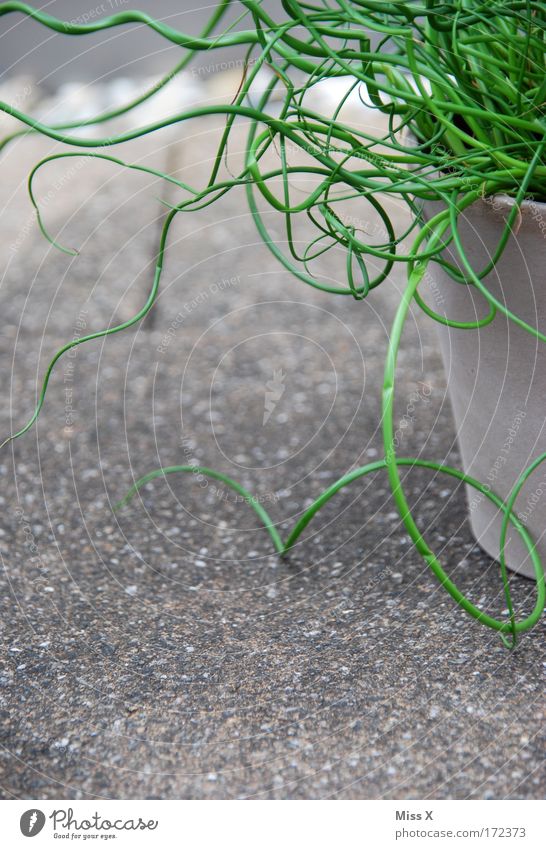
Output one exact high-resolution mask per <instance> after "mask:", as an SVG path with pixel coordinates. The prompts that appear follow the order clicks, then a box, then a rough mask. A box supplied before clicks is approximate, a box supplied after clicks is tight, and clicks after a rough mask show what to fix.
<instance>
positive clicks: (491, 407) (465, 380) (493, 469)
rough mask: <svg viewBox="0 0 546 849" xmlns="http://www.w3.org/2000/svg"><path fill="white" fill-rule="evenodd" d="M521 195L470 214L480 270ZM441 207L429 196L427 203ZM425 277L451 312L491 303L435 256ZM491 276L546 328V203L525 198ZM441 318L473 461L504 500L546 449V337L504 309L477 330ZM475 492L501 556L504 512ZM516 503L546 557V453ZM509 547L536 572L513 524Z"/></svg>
mask: <svg viewBox="0 0 546 849" xmlns="http://www.w3.org/2000/svg"><path fill="white" fill-rule="evenodd" d="M512 203H513V201H512V200H511V199H510V198H507V197H503V196H497V197H494V198H488V199H484V200H481V201H478V202H476V203H475V204H474V205H473V206H472V207H470V208H469V209H467V210H466V211H465V213H464V214H463V216H461V219H460V225H459V226H460V233H461V236H462V243H463V245H464V247H465V250H466V254H467V257H468V259H469V261H470V263H471V264H472V268H474V269H475V270H478V271H480V270H481V269H482V268H484V267H485V266H486V264H487V262H488V261H489V259H490V257H491V256H492V254H493V252H494V250H495V247H496V246H497V244H498V242H499V239H500V237H501V233H502V230H503V226H504V222H505V219H506V217H507V214H508V212H509V210H510V208H511V205H512ZM437 209H438V205H437V204H429V205H427V207H426V209H425V212H426V214H427V216H428V215H430V213H431V212H435V211H437ZM455 253H456V251H455V248H454V247H451V248H450V249H449V250H446V254H445V256H446V258H448V259H450V260H451V262H452V263H453V264H454V265H457V267H459V268H460V267H461V264H460V262H457V261H456V259H455ZM425 282H426V285H423V288H422V293H423V294H424V295H425V297H426V301H427V303H428V304H429V306H431V307H432V309H434V310H435V311H436V312H437V313H439V314H440V315H442V316H445V317H447V318H449V319H455V320H458V321H475V320H476V319H477V318H483V317H484V316H486V315H487V313H488V311H489V307H488V304H487V302H486V300H485V298H484V297H483V296H482V295H481V294H480V293H479V291H478V290H477V289H476V288H475V287H474V286H465V285H459V284H457V282H455V281H454V280H452V279H451V278H450V277H449V276H448V275H447V273H446V272H445V271H444V270H443V269H442V268H441V267H440V266H438V265H437V264H436V263H432V264H431V265H430V266H429V273H428V274H427V279H426V281H423V283H425ZM484 283H485V285H486V286H487V288H488V290H489V291H490V292H491V293H492V294H494V295H495V297H497V298H498V299H499V300H500V301H501V302H502V303H504V304H505V305H506V306H507V307H508V309H510V310H511V311H512V312H513V313H515V314H516V315H517V316H519V317H520V318H522V319H524V320H525V321H526V322H528V323H529V324H530V325H532V326H533V327H536V328H538V329H539V330H541V331H542V332H545V331H546V204H543V203H535V202H534V201H525V202H524V203H523V205H522V207H521V216H520V217H519V218H518V219H517V221H516V224H515V225H514V227H513V233H512V234H511V236H510V239H509V241H508V244H507V246H506V248H505V250H504V253H503V255H502V257H501V258H500V260H499V262H498V263H497V265H496V267H495V269H494V270H493V271H492V272H491V273H490V274H489V275H488V276H487V277H486V278H485V279H484ZM436 326H437V333H438V338H439V341H440V347H441V352H442V357H443V361H444V366H445V369H446V374H447V383H448V390H449V397H450V401H451V406H452V409H453V414H454V417H455V424H456V428H457V439H458V442H459V447H460V451H461V455H462V465H463V468H464V471H465V472H466V473H467V474H469V475H471V476H472V477H474V478H477V479H478V480H479V481H481V482H482V483H483V484H485V485H487V486H488V487H490V488H491V490H492V491H493V492H495V493H496V494H497V495H498V496H500V497H501V498H502V499H503V500H504V499H506V498H507V497H508V495H509V494H510V492H511V490H512V488H513V487H514V485H515V483H516V482H517V480H518V478H519V476H520V475H521V473H522V472H523V471H524V470H525V468H526V467H527V466H528V465H529V464H530V463H531V462H532V460H533V459H535V458H536V457H537V456H538V455H539V454H540V453H541V452H543V451H546V343H543V342H541V341H540V340H538V339H536V337H534V336H533V335H531V334H529V333H527V332H526V331H525V330H523V329H522V328H520V327H518V326H517V325H516V324H515V323H514V322H513V321H509V320H508V319H507V318H506V317H505V316H504V315H503V314H502V313H500V312H497V315H496V318H495V319H494V321H493V322H492V323H491V324H489V325H487V326H486V327H483V328H480V329H477V330H462V329H454V328H450V327H446V326H445V325H440V324H437V325H436ZM467 498H468V506H469V518H470V525H471V528H472V532H473V534H474V536H475V538H476V540H477V542H478V543H479V544H480V546H481V547H482V548H483V549H484V550H485V551H486V552H487V553H488V554H489V555H490V556H491V557H493V558H494V559H496V560H498V559H499V550H500V542H499V541H500V533H501V524H502V512H501V511H500V510H498V509H496V508H495V506H494V505H493V504H492V502H491V501H490V500H489V499H488V498H486V497H485V496H484V495H483V494H481V493H479V492H477V491H476V490H474V489H471V488H470V487H467ZM514 509H515V512H516V513H517V515H518V516H519V517H520V519H521V520H522V521H523V523H524V524H525V525H526V527H527V528H528V530H529V532H530V534H531V536H532V538H533V540H534V542H535V543H536V546H537V551H538V554H539V556H540V558H541V560H542V563H543V565H544V564H546V462H545V463H544V464H542V465H540V466H539V467H538V468H537V469H536V470H535V471H534V472H533V474H532V475H531V476H530V478H529V479H528V480H527V481H526V483H525V485H524V487H523V489H522V490H521V492H520V494H519V496H518V499H517V501H516V504H515V508H514ZM505 551H506V563H507V566H508V567H509V568H510V569H512V570H514V571H515V572H519V573H520V574H522V575H525V576H527V577H531V578H532V577H534V574H535V573H534V569H533V565H532V563H531V559H530V557H529V553H528V551H527V548H526V546H525V544H524V543H523V541H522V540H521V538H520V536H519V534H518V533H517V531H516V530H515V528H514V527H513V526H512V525H511V524H510V525H509V527H508V531H507V537H506V548H505Z"/></svg>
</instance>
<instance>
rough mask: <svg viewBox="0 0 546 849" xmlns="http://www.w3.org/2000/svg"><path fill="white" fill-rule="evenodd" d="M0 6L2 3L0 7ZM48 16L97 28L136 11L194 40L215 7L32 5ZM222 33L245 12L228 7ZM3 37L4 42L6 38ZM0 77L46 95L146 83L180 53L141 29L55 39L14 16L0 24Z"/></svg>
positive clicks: (276, 5) (98, 1)
mask: <svg viewBox="0 0 546 849" xmlns="http://www.w3.org/2000/svg"><path fill="white" fill-rule="evenodd" d="M0 5H4V2H2V3H0ZM31 5H33V6H34V7H35V8H37V9H42V10H43V11H45V12H47V13H48V14H50V15H53V16H55V17H58V18H61V19H62V20H66V21H74V22H77V23H96V22H97V21H98V20H100V18H104V17H106V16H108V15H113V14H116V13H119V12H123V11H126V10H128V9H139V10H140V11H143V12H147V13H149V14H150V15H152V16H153V17H154V18H156V19H158V20H161V21H163V22H164V23H166V24H169V26H172V27H174V28H176V29H178V30H181V31H182V32H186V33H188V34H190V35H197V34H198V33H199V32H200V31H201V30H202V28H203V27H204V26H205V24H206V22H207V21H208V19H209V17H210V16H211V14H212V13H213V11H214V9H215V8H216V5H217V4H216V3H214V2H210V0H209V2H207V3H202V4H198V3H196V2H195V0H50V2H48V3H44V2H36V3H33V4H31ZM232 7H233V8H232V9H229V10H228V12H227V13H226V16H225V18H224V24H223V28H225V27H227V26H229V25H233V24H234V22H236V20H237V18H239V17H240V16H241V14H242V12H244V9H243V8H242V6H240V4H238V3H232ZM264 8H266V9H267V10H268V12H270V13H271V14H279V13H280V12H281V11H282V5H281V2H280V0H266V2H265V3H264ZM251 24H252V21H251V17H250V14H246V15H245V16H244V18H243V19H242V20H241V21H240V22H238V23H235V26H234V28H235V29H238V28H239V29H248V28H250V27H251ZM6 36H7V37H6ZM0 40H1V45H2V49H1V51H0V74H1V75H2V77H5V76H6V75H12V76H13V75H18V74H23V75H25V76H26V75H28V74H31V75H33V76H35V78H36V81H37V82H38V83H39V84H40V85H41V86H43V87H44V88H45V89H46V90H49V91H52V90H55V89H56V88H57V87H58V86H59V85H62V84H64V83H66V81H67V80H72V81H77V80H85V81H90V80H94V81H98V80H107V79H111V78H112V77H119V75H120V74H123V75H127V76H131V77H133V76H134V77H146V76H150V75H154V74H159V73H162V72H166V71H168V70H169V68H170V67H172V65H174V64H176V62H177V61H178V60H179V59H180V56H181V49H180V48H179V47H177V46H176V45H174V44H169V43H168V42H166V41H165V39H163V38H161V36H159V35H158V34H157V33H154V32H152V31H151V30H150V29H148V28H147V27H146V26H144V25H142V26H141V25H138V24H127V25H126V26H124V27H122V28H116V29H112V30H107V31H105V32H102V33H96V34H90V35H86V36H85V37H82V38H64V39H63V38H59V37H58V35H56V34H55V33H53V32H51V31H49V30H45V29H44V28H43V27H41V26H40V25H39V24H37V23H35V22H33V21H31V20H29V19H28V18H25V17H23V16H21V15H18V14H10V15H9V16H6V17H4V18H0ZM240 54H241V51H237V49H236V48H235V49H233V50H229V51H227V50H226V51H215V52H214V62H215V63H218V62H222V60H227V59H230V58H235V57H237V56H238V55H240ZM207 64H208V62H207V57H206V55H204V54H203V53H198V54H197V56H196V57H195V63H194V66H195V67H197V68H206V66H207Z"/></svg>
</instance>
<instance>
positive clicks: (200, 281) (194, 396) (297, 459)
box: [0, 121, 545, 799]
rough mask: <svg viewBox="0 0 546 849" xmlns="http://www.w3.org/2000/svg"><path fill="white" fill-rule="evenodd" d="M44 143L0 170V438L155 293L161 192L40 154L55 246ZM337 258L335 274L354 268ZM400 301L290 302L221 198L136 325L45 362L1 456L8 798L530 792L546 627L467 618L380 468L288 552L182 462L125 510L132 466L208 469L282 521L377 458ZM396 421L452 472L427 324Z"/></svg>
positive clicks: (188, 166) (419, 503)
mask: <svg viewBox="0 0 546 849" xmlns="http://www.w3.org/2000/svg"><path fill="white" fill-rule="evenodd" d="M215 138H217V130H216V129H215V126H214V125H213V123H212V122H209V121H202V122H200V123H198V124H194V125H193V127H192V135H191V137H190V136H189V135H188V134H187V133H186V137H183V136H182V134H181V133H179V134H178V137H177V139H176V141H175V140H173V136H172V135H167V134H166V135H165V136H164V137H163V136H158V138H157V139H156V140H155V142H154V143H153V144H154V147H152V146H151V143H150V142H146V143H135V144H134V145H133V146H132V148H131V150H130V151H129V152H127V151H123V153H122V152H121V151H120V155H123V157H124V158H125V159H132V160H133V161H135V160H136V159H140V158H143V157H144V158H145V159H146V163H147V164H155V165H156V166H158V167H162V166H163V167H168V168H170V169H171V171H173V173H174V172H176V173H178V175H179V176H180V178H181V179H184V177H186V178H187V177H191V179H193V180H199V179H204V175H205V173H206V167H207V164H208V165H210V157H211V156H212V155H213V151H214V140H215ZM242 138H243V137H242V136H241V137H240V139H239V137H237V139H236V140H235V141H234V143H233V145H232V149H231V151H230V155H231V156H232V157H233V158H234V160H236V159H237V156H238V154H239V151H240V149H242ZM51 150H52V146H51V144H50V143H47V142H43V141H37V140H25V141H23V142H20V143H18V144H17V145H16V146H13V147H12V148H8V149H7V150H6V151H5V152H4V153H3V154H2V162H1V163H0V165H1V167H2V174H3V181H2V184H1V188H0V191H1V206H2V218H1V225H2V236H3V239H2V246H1V248H0V258H1V260H2V273H3V277H2V290H1V293H0V294H1V298H2V301H1V302H2V321H1V326H0V350H1V353H2V360H1V363H2V372H1V375H0V377H1V387H2V397H3V403H2V406H1V409H0V425H1V431H2V432H3V433H8V432H10V430H11V428H12V427H15V426H16V425H18V426H20V425H21V424H22V423H23V422H24V421H25V420H26V417H28V415H29V413H30V412H31V410H32V406H33V403H34V398H35V393H36V388H37V385H38V384H37V378H38V374H41V373H42V372H43V368H44V366H45V364H46V363H47V361H48V360H49V358H50V356H51V354H52V352H53V351H54V349H55V348H56V346H58V345H59V344H61V343H62V342H64V341H66V340H67V339H70V338H73V337H74V336H75V335H81V334H82V332H86V331H87V330H88V329H91V328H92V329H95V328H98V327H102V326H104V325H105V324H107V323H108V322H110V321H114V320H115V321H117V320H119V318H122V319H123V318H127V317H128V316H129V315H131V314H132V313H134V312H135V310H137V309H138V308H139V306H140V305H141V304H142V303H143V301H144V299H145V297H146V290H147V287H149V285H150V275H151V271H152V269H153V262H154V245H155V244H156V242H157V237H158V232H159V226H160V217H161V216H162V215H163V211H162V209H161V207H160V206H159V204H158V202H157V200H156V197H157V196H158V195H159V194H160V193H161V192H164V190H163V189H162V188H160V186H159V184H157V183H155V182H154V180H153V178H149V177H146V178H145V177H140V176H138V175H135V174H126V173H122V174H121V175H120V174H119V172H118V171H117V169H116V168H114V166H110V165H108V164H106V163H105V164H101V163H97V162H89V161H86V162H85V164H84V165H82V167H80V168H78V169H77V170H76V171H74V172H73V173H72V174H69V175H68V176H67V177H66V178H65V180H64V181H63V180H62V174H63V173H66V171H67V166H66V165H64V166H63V165H60V166H52V167H51V169H50V171H49V172H47V173H46V172H44V174H43V176H42V177H41V178H40V181H41V182H40V188H41V193H42V196H43V197H45V196H47V192H48V190H49V189H50V187H51V186H52V185H53V184H54V183H55V181H57V184H58V185H59V184H61V187H60V188H59V189H54V190H53V196H52V197H51V198H50V200H49V202H48V203H47V209H46V212H45V217H46V220H47V224H48V226H49V227H50V229H51V232H52V233H54V234H57V233H58V232H59V239H60V240H61V241H62V242H63V244H67V245H76V246H78V247H79V248H80V249H81V253H80V255H79V256H78V257H76V258H72V257H69V256H66V255H64V254H61V253H59V252H57V251H55V250H54V249H52V248H50V247H49V246H48V245H47V244H46V243H45V242H44V240H43V239H42V238H41V236H40V235H39V233H38V232H37V228H36V226H35V222H34V219H33V217H32V215H31V209H30V206H29V204H28V201H27V200H26V197H25V193H24V185H23V181H24V177H25V175H26V173H27V172H28V170H29V168H30V167H31V165H32V164H33V163H34V162H35V161H36V159H37V158H38V157H39V156H40V155H45V154H46V153H48V152H50V151H51ZM234 167H235V166H234ZM55 169H56V170H55ZM163 197H170V196H169V195H168V194H167V195H165V194H164V193H163ZM171 199H172V198H171ZM398 217H399V218H400V223H401V224H402V223H403V222H402V217H401V216H398ZM269 219H270V221H271V227H272V231H273V233H274V234H275V235H276V236H277V237H278V238H282V227H281V222H280V221H279V220H278V219H276V218H274V217H273V216H272V215H271V216H269ZM269 219H268V220H269ZM367 223H368V224H369V225H370V226H373V222H367ZM298 238H301V239H303V238H304V234H303V233H302V234H301V236H298ZM323 269H324V273H325V274H326V275H328V276H329V277H330V279H334V280H335V279H339V280H342V279H343V274H344V257H343V255H342V254H341V253H339V252H338V253H332V254H329V255H327V257H326V258H325V260H324V264H323ZM402 286H403V276H402V274H401V273H400V272H397V273H396V274H394V275H392V276H391V277H390V278H389V280H388V281H386V282H385V283H384V284H383V286H382V287H381V289H380V291H377V292H376V293H374V294H373V296H372V297H370V298H369V300H368V301H365V302H362V303H356V302H355V301H353V300H352V299H346V298H341V297H337V298H336V297H334V296H330V295H327V294H324V293H320V292H317V291H314V290H312V289H311V288H309V287H306V286H304V284H302V283H300V282H298V281H296V280H294V279H292V278H291V277H290V276H289V275H288V274H287V273H285V272H284V270H282V269H281V268H280V267H279V265H278V263H277V262H276V260H275V259H274V258H273V257H272V256H271V255H270V253H269V252H268V250H267V248H265V247H264V246H263V245H262V244H261V242H260V239H259V237H258V236H257V233H256V230H255V227H254V224H253V222H252V219H251V217H250V215H249V213H248V211H247V207H246V203H245V198H244V194H243V192H232V193H231V194H230V195H228V196H227V197H226V198H224V199H223V200H222V201H221V202H220V203H218V204H217V205H216V206H215V207H213V208H212V209H210V210H206V211H203V212H200V213H196V214H194V215H192V216H191V217H190V216H187V217H184V216H179V219H178V220H177V221H176V223H175V225H174V226H173V230H172V234H171V238H170V242H169V249H168V254H167V260H166V267H165V276H164V286H163V293H162V295H161V298H160V301H159V303H158V305H157V306H156V308H155V309H154V311H153V314H152V315H150V316H149V317H148V318H147V319H146V320H145V321H144V322H143V323H142V325H141V326H140V327H139V328H138V330H133V331H129V332H127V333H125V334H119V335H118V336H116V337H112V338H110V339H108V340H107V341H104V342H102V341H99V342H95V343H92V344H89V345H87V346H82V347H81V348H80V349H78V352H77V355H76V356H74V357H67V358H65V360H62V361H61V362H60V363H59V365H58V368H57V371H56V373H55V375H54V377H53V378H52V381H51V385H50V389H49V393H48V396H47V401H46V405H45V408H44V410H43V414H42V416H41V418H40V420H39V424H38V426H37V427H36V428H35V429H34V430H33V431H31V432H30V433H29V434H27V435H26V437H24V438H23V439H21V440H19V441H18V442H17V443H15V444H13V445H11V446H8V447H7V448H5V449H3V452H2V455H1V457H0V472H1V475H2V488H1V494H0V505H1V514H0V555H1V557H2V565H3V573H2V582H3V587H2V593H1V602H2V616H1V623H2V625H1V633H0V635H1V638H2V653H1V657H2V672H1V677H0V684H1V703H0V734H1V736H2V747H1V753H2V754H1V761H0V763H1V766H0V770H1V775H2V777H1V786H2V788H3V790H2V794H3V796H4V797H5V798H12V797H19V798H93V797H98V798H222V799H226V798H256V797H261V798H279V799H281V798H282V799H286V798H294V799H302V798H304V799H310V798H312V799H315V798H325V797H328V798H330V797H333V798H467V797H469V798H493V799H499V798H505V797H508V798H530V799H535V798H541V797H542V795H543V794H544V790H545V783H544V773H543V771H542V769H543V763H544V760H543V758H544V737H543V736H542V731H543V727H544V712H543V704H544V702H543V673H544V651H543V646H544V627H543V626H539V627H538V628H536V629H535V630H534V631H533V632H532V633H530V634H529V635H527V636H525V637H524V638H523V639H522V640H521V643H520V645H519V647H518V649H517V650H516V651H515V652H513V653H509V652H508V651H506V650H505V649H504V648H503V647H502V645H501V643H500V641H499V638H498V636H496V635H495V634H494V633H493V632H492V631H489V630H487V629H485V628H483V627H482V626H480V625H478V624H477V623H476V622H474V621H473V620H471V619H470V618H469V617H468V616H467V615H466V614H464V613H463V612H462V611H461V610H459V609H458V608H457V607H456V606H455V605H454V603H452V601H451V599H450V598H449V597H448V595H447V594H446V593H445V592H444V591H443V590H442V589H441V588H440V586H439V585H438V583H437V582H436V580H435V579H434V576H433V575H432V574H431V573H430V572H429V571H428V569H427V568H426V566H425V565H424V563H423V562H422V561H421V559H420V558H419V556H418V555H417V554H416V552H415V551H414V549H413V548H412V546H411V545H410V544H409V541H408V537H407V535H406V534H405V532H404V529H403V528H402V527H401V526H400V522H399V519H398V518H397V514H396V513H395V512H394V507H393V503H392V500H391V498H390V495H389V491H388V487H387V482H386V479H385V476H384V475H382V474H377V475H375V476H373V477H371V478H366V479H363V480H362V481H361V482H360V483H356V484H353V486H352V488H351V489H348V490H346V491H345V492H344V493H340V494H339V495H338V496H337V498H336V500H335V501H333V502H331V503H330V504H329V505H328V506H327V507H326V508H325V509H324V511H323V512H322V513H320V514H319V515H318V516H317V517H316V518H315V520H314V521H313V523H312V524H311V525H310V526H309V528H308V529H307V531H306V533H305V534H304V536H303V538H302V540H301V542H300V543H299V544H298V545H297V546H296V548H295V549H294V551H293V553H292V554H291V555H290V557H289V558H287V559H286V560H284V561H281V560H280V559H279V558H278V557H276V556H275V555H274V553H273V551H272V548H271V544H270V541H269V539H268V537H267V534H266V533H265V532H264V531H263V529H262V528H260V527H258V526H257V521H256V518H255V516H254V514H253V513H252V511H250V510H249V508H248V506H247V505H246V504H244V503H243V502H241V501H240V500H237V498H236V496H235V495H234V493H232V492H231V491H229V490H226V489H225V487H224V486H223V485H220V484H215V483H214V482H211V483H209V484H208V485H205V483H206V482H205V481H203V480H202V479H200V478H199V477H198V476H197V475H189V476H183V475H180V476H170V477H169V478H168V479H165V480H157V481H154V482H153V483H151V484H148V485H147V486H146V487H145V489H144V490H143V491H142V493H141V497H140V498H136V499H135V500H134V501H133V502H132V503H131V504H130V505H129V506H128V507H126V508H124V509H123V510H122V511H121V512H119V513H117V514H113V512H112V510H111V507H112V504H113V503H114V502H115V501H117V499H119V498H120V497H122V496H123V495H124V493H125V492H126V491H127V489H128V488H129V486H130V485H131V484H132V482H133V480H134V479H136V478H137V477H139V476H140V475H141V474H144V473H145V472H147V471H149V470H151V469H153V468H155V467H157V466H159V465H170V464H174V463H188V464H190V465H191V464H195V463H202V464H206V465H208V466H212V467H214V468H218V469H221V470H223V471H224V472H226V473H227V474H230V475H231V476H233V477H234V478H236V479H237V480H239V481H240V482H241V483H243V484H244V485H245V486H247V487H248V488H249V489H251V490H252V492H254V493H256V494H258V495H259V496H260V498H261V500H262V503H263V504H264V506H266V507H267V509H268V510H269V511H270V513H271V515H272V516H273V517H274V519H275V520H276V521H278V522H279V523H280V527H281V530H282V532H283V533H284V534H286V533H287V531H288V529H289V528H290V527H291V526H292V524H293V523H294V521H295V518H296V517H297V516H298V514H299V512H300V511H301V509H302V507H304V506H305V505H306V504H307V503H308V501H309V499H311V498H313V497H315V496H317V495H318V494H319V493H320V492H321V491H322V490H323V488H324V487H325V486H327V485H328V484H329V483H331V482H333V481H334V480H335V479H336V478H337V477H338V476H340V475H341V474H343V473H344V472H346V471H347V470H348V469H350V468H352V467H354V466H356V465H359V464H363V463H365V462H368V461H369V460H371V459H374V458H376V457H378V456H379V455H380V452H381V440H380V433H379V429H378V424H379V422H380V388H381V382H382V370H383V362H384V355H385V347H386V340H387V334H388V329H389V324H390V321H391V319H392V315H393V309H394V307H395V305H396V301H397V296H398V293H399V292H400V291H401V288H402ZM271 382H273V384H274V385H273V388H271V386H269V387H268V384H271ZM266 393H269V396H268V397H269V400H270V401H271V397H272V396H274V398H273V402H272V404H271V403H269V404H268V405H267V406H266ZM277 396H278V397H277ZM269 407H272V409H271V410H270V409H269ZM266 412H267V413H269V415H268V417H267V421H265V423H264V419H265V413H266ZM397 417H398V420H399V422H400V452H401V453H404V454H411V453H412V452H413V453H419V452H422V453H423V455H424V456H426V457H429V458H432V459H439V460H442V459H444V458H448V460H449V462H451V463H454V464H456V463H457V462H458V454H457V449H456V446H455V444H454V431H453V426H452V421H451V416H450V411H449V407H448V404H447V402H446V399H445V378H444V375H443V371H442V367H441V362H440V359H439V356H438V353H437V349H436V344H435V337H434V328H433V327H431V326H430V323H429V322H426V321H423V320H422V318H421V317H416V319H415V321H413V322H410V324H409V326H408V330H407V334H406V337H405V343H404V349H403V352H402V354H401V358H400V369H399V385H398V401H397ZM406 486H407V491H408V494H409V497H410V499H411V500H412V501H413V502H415V503H416V516H417V518H418V521H419V524H420V527H421V528H422V529H423V530H424V532H425V533H426V536H427V539H428V540H429V542H430V544H431V545H432V546H433V548H434V549H435V550H436V551H439V552H442V556H443V560H444V562H445V563H446V564H447V568H448V570H449V571H450V573H451V574H453V575H454V576H456V579H457V581H458V583H459V585H460V586H461V587H462V588H464V589H465V591H467V592H468V594H469V595H470V596H471V598H472V599H473V600H474V601H476V602H477V603H480V604H483V605H484V608H487V609H488V610H491V611H495V612H497V613H499V612H500V611H501V610H502V609H503V607H504V600H503V596H502V586H501V583H500V578H499V568H498V566H497V565H496V564H494V563H491V561H490V560H489V559H488V558H487V557H486V556H485V555H483V554H482V553H481V552H480V551H479V550H478V549H477V548H476V547H475V546H474V545H473V540H472V538H471V536H470V533H469V531H468V527H467V524H466V520H465V513H466V510H465V500H464V495H463V493H462V492H461V491H460V490H457V489H456V488H455V487H454V486H453V484H452V483H451V482H450V481H449V480H447V479H444V478H441V477H440V476H436V477H435V476H434V475H433V474H430V473H426V472H424V471H416V472H412V473H411V474H409V475H408V477H407V481H406ZM513 592H514V596H515V599H516V601H517V603H518V605H520V606H521V608H522V609H528V608H529V607H530V606H531V605H532V601H533V585H532V583H530V582H528V581H526V580H524V579H521V578H514V580H513Z"/></svg>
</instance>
